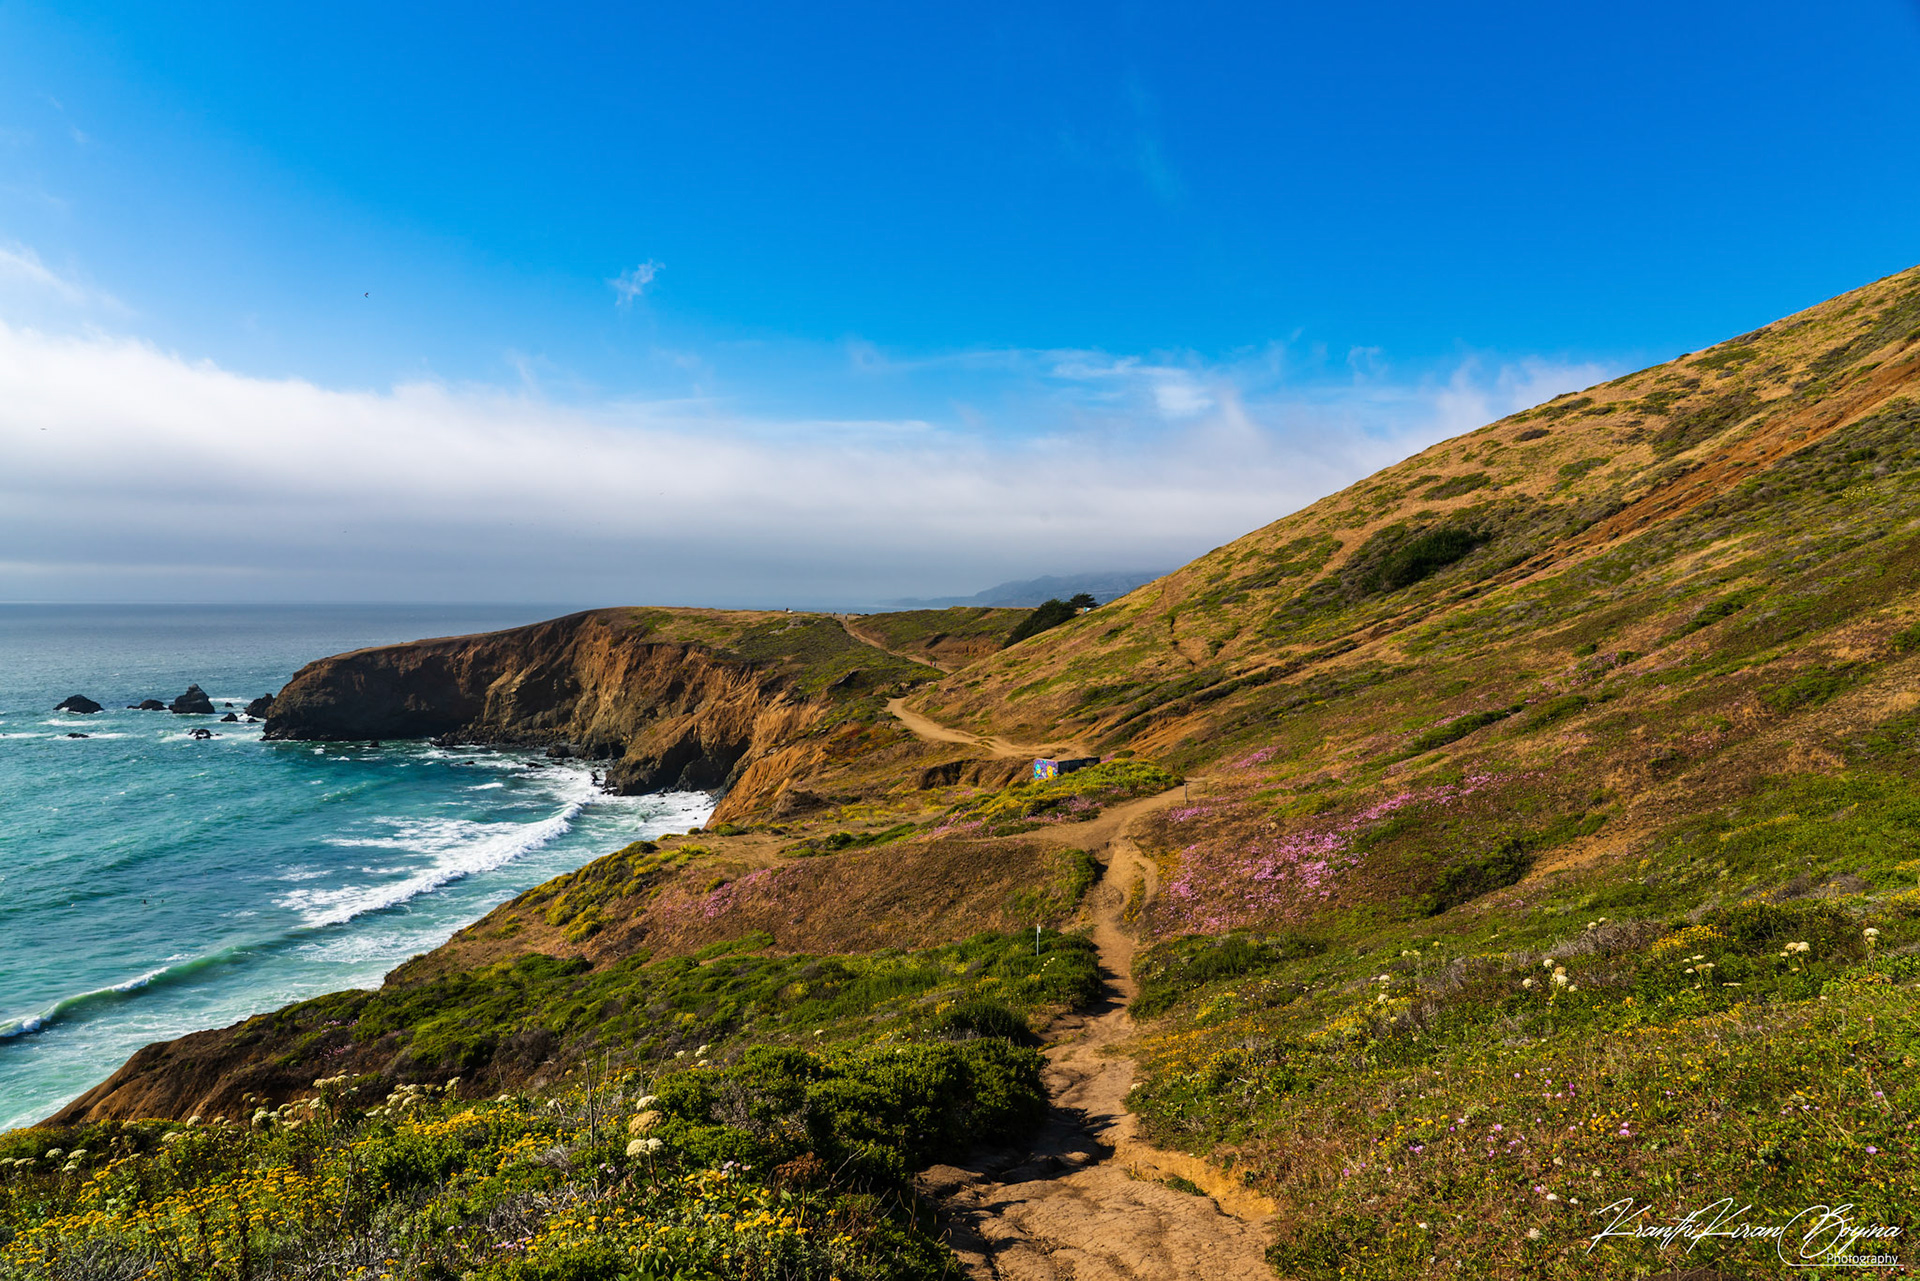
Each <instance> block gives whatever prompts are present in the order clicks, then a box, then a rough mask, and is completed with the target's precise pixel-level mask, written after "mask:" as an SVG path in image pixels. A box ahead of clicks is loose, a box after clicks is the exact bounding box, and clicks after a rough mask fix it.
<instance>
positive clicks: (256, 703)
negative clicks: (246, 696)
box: [247, 694, 273, 720]
mask: <svg viewBox="0 0 1920 1281" xmlns="http://www.w3.org/2000/svg"><path fill="white" fill-rule="evenodd" d="M272 710H273V695H271V694H262V695H261V696H260V697H258V698H256V699H254V700H253V701H252V702H251V703H248V704H247V715H249V716H258V717H259V718H260V719H262V720H265V719H266V717H267V713H268V712H270V711H272Z"/></svg>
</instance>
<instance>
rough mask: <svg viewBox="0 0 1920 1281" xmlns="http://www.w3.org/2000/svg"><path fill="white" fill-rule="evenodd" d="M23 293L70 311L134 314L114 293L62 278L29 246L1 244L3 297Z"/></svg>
mask: <svg viewBox="0 0 1920 1281" xmlns="http://www.w3.org/2000/svg"><path fill="white" fill-rule="evenodd" d="M21 293H24V294H26V295H27V296H29V297H31V298H32V299H33V300H34V301H36V302H48V301H51V302H53V303H57V304H59V305H61V306H64V307H66V308H69V309H87V308H91V309H97V310H100V311H104V312H107V313H109V314H111V315H114V316H127V315H130V314H131V312H130V310H129V309H128V307H127V306H126V304H125V303H122V302H121V301H120V300H119V299H118V298H115V297H114V296H113V295H112V294H109V293H103V292H101V291H99V290H97V289H90V288H88V287H87V286H85V285H82V284H80V283H79V282H78V281H76V280H73V279H71V278H70V277H68V276H63V275H61V274H60V273H59V272H56V271H55V270H53V268H51V267H49V266H47V264H46V263H44V262H42V261H41V260H40V255H39V254H37V253H35V252H34V251H33V250H32V249H30V248H28V247H27V246H25V245H20V244H9V243H4V242H0V297H5V296H7V295H9V294H14V295H18V294H21Z"/></svg>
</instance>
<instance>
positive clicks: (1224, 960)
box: [1128, 934, 1327, 1019]
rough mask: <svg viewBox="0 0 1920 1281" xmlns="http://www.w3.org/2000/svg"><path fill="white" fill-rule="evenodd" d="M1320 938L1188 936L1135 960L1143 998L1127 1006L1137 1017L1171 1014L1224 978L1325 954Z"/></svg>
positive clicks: (1237, 935)
mask: <svg viewBox="0 0 1920 1281" xmlns="http://www.w3.org/2000/svg"><path fill="white" fill-rule="evenodd" d="M1326 946H1327V945H1326V944H1325V943H1322V942H1321V941H1320V940H1318V939H1313V938H1307V937H1305V936H1304V935H1298V934H1275V935H1267V936H1261V935H1254V934H1228V935H1225V936H1223V937H1219V938H1212V937H1208V936H1206V935H1187V936H1185V937H1183V938H1178V939H1173V940H1170V941H1169V942H1166V943H1163V944H1160V945H1159V946H1158V947H1155V948H1153V949H1151V950H1150V951H1147V952H1143V953H1141V954H1140V956H1139V958H1138V959H1136V960H1135V961H1134V965H1133V973H1134V978H1135V979H1136V980H1138V982H1139V984H1140V990H1139V993H1138V994H1137V995H1136V996H1135V997H1134V998H1133V1003H1132V1004H1131V1005H1130V1006H1129V1007H1128V1008H1129V1009H1131V1010H1132V1011H1133V1013H1134V1015H1135V1016H1136V1017H1138V1018H1143V1019H1144V1018H1152V1017H1153V1016H1154V1015H1156V1014H1160V1013H1163V1012H1165V1011H1166V1010H1168V1009H1171V1008H1172V1007H1173V1006H1174V1005H1175V1004H1176V1003H1177V1002H1178V1001H1179V1000H1180V999H1181V998H1182V997H1184V996H1186V995H1187V994H1188V993H1189V992H1193V991H1195V990H1196V989H1198V988H1200V987H1202V986H1204V985H1205V984H1208V983H1212V982H1215V981H1217V980H1220V979H1228V978H1239V977H1241V976H1243V975H1248V974H1259V973H1262V972H1264V971H1267V970H1272V969H1276V968H1278V967H1279V966H1281V965H1284V964H1286V963H1287V962H1289V961H1295V960H1299V959H1301V958H1302V957H1308V956H1318V955H1320V953H1322V952H1324V951H1326Z"/></svg>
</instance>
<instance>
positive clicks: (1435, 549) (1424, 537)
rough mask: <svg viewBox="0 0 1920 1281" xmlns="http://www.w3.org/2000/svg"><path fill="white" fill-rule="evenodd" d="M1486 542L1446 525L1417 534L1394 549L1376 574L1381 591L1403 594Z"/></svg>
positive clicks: (1470, 531) (1471, 532) (1458, 527)
mask: <svg viewBox="0 0 1920 1281" xmlns="http://www.w3.org/2000/svg"><path fill="white" fill-rule="evenodd" d="M1483 541H1485V540H1484V539H1483V538H1482V537H1481V536H1480V535H1479V534H1478V533H1476V532H1475V531H1473V530H1470V529H1464V528H1462V527H1460V526H1458V525H1446V526H1443V527H1441V528H1439V529H1430V530H1428V531H1427V532H1426V533H1424V534H1417V535H1415V536H1414V537H1413V538H1411V539H1409V540H1408V541H1407V542H1405V543H1402V544H1401V545H1400V546H1399V547H1398V548H1396V549H1394V551H1393V552H1391V553H1390V554H1389V555H1388V556H1387V557H1386V558H1385V559H1384V560H1382V561H1381V562H1380V567H1379V568H1378V569H1377V570H1376V571H1375V572H1374V578H1375V581H1376V582H1377V583H1378V584H1379V588H1378V590H1380V591H1389V592H1392V591H1399V590H1400V589H1401V588H1403V587H1411V586H1413V585H1414V584H1415V583H1417V582H1419V581H1420V580H1421V579H1423V578H1426V577H1427V576H1429V575H1431V574H1435V573H1438V572H1439V571H1440V570H1442V569H1445V568H1446V567H1447V566H1449V565H1451V564H1453V563H1454V562H1455V561H1458V560H1463V559H1465V558H1466V557H1467V556H1468V555H1469V554H1470V553H1471V552H1472V551H1473V549H1474V548H1476V547H1478V546H1479V545H1480V544H1481V543H1482V542H1483Z"/></svg>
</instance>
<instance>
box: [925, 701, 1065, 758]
mask: <svg viewBox="0 0 1920 1281" xmlns="http://www.w3.org/2000/svg"><path fill="white" fill-rule="evenodd" d="M887 710H888V711H889V712H892V713H893V715H894V717H895V719H897V720H898V721H899V722H900V723H901V724H902V725H905V726H906V727H907V728H908V729H909V730H911V731H912V732H913V734H914V736H915V737H917V738H923V739H925V740H926V741H927V742H929V743H960V744H963V745H964V746H967V747H978V748H980V749H982V750H983V751H987V752H991V753H992V754H993V755H995V756H1002V757H1014V756H1063V755H1064V756H1092V755H1094V753H1092V752H1090V751H1088V750H1087V749H1086V748H1085V747H1083V746H1081V745H1080V744H1078V743H1071V742H1065V741H1060V740H1056V741H1055V742H1054V744H1053V745H1052V746H1047V747H1041V746H1036V745H1033V744H1029V743H1015V742H1011V741H1010V740H1008V739H1004V738H986V737H982V736H981V735H979V734H970V733H968V732H967V731H966V730H963V729H954V728H953V727H951V726H948V725H942V724H941V723H940V722H939V721H935V720H928V719H927V718H926V717H924V716H922V715H921V714H920V713H918V712H915V711H910V710H908V708H907V700H906V699H904V698H894V699H889V700H887Z"/></svg>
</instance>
